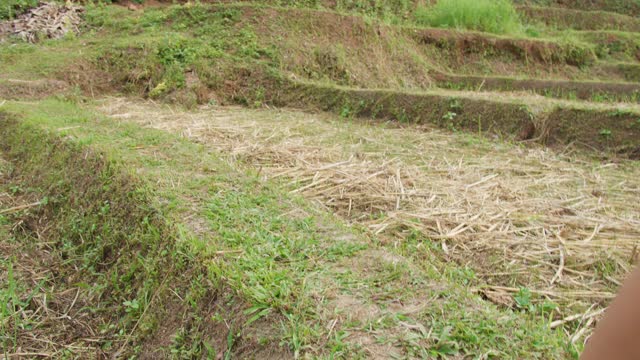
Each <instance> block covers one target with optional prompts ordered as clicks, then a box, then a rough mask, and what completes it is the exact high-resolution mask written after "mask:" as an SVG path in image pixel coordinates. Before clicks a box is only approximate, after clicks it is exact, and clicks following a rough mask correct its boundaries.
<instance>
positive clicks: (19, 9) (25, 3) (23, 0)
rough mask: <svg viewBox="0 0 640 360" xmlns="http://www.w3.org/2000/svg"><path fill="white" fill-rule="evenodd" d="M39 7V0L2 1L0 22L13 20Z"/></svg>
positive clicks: (0, 4)
mask: <svg viewBox="0 0 640 360" xmlns="http://www.w3.org/2000/svg"><path fill="white" fill-rule="evenodd" d="M37 5H38V0H2V1H0V20H4V19H13V18H14V17H16V16H18V15H20V14H22V13H23V12H25V11H26V10H27V9H29V8H31V7H34V6H37Z"/></svg>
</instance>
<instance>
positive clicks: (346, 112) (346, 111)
mask: <svg viewBox="0 0 640 360" xmlns="http://www.w3.org/2000/svg"><path fill="white" fill-rule="evenodd" d="M352 114H353V112H352V110H351V104H349V103H345V104H344V105H342V107H341V108H340V117H343V118H350V117H351V115H352Z"/></svg>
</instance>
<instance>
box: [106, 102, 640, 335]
mask: <svg viewBox="0 0 640 360" xmlns="http://www.w3.org/2000/svg"><path fill="white" fill-rule="evenodd" d="M101 110H102V111H104V112H105V113H107V114H109V115H111V116H113V117H114V118H117V119H121V120H123V121H133V122H136V123H138V124H141V125H143V126H147V127H152V128H156V129H162V130H166V131H172V132H177V133H181V134H182V135H184V136H185V137H187V138H189V139H193V140H195V141H198V142H201V143H203V144H205V145H206V146H209V147H212V148H215V149H217V150H219V151H220V152H222V153H224V154H227V155H228V157H229V160H230V161H231V162H234V163H236V161H239V163H240V164H245V165H247V166H250V167H254V168H257V169H259V170H258V171H259V172H260V174H262V175H263V176H264V177H267V178H272V179H282V180H283V181H286V182H288V183H289V185H290V186H291V188H292V189H293V190H292V192H294V193H300V194H302V195H303V196H305V197H307V198H309V199H313V200H315V201H316V202H318V203H319V204H321V205H323V206H325V207H326V208H328V209H330V210H331V211H333V212H335V213H336V214H338V215H339V216H341V217H343V218H345V219H347V220H348V221H350V222H353V223H358V224H361V225H364V226H366V227H368V228H369V229H370V230H371V232H372V233H374V234H378V236H380V237H381V238H382V239H385V240H386V241H389V242H397V241H402V239H403V238H404V237H405V236H406V234H407V233H408V232H410V231H412V230H417V231H419V232H421V233H423V234H425V235H426V236H427V237H429V238H431V239H433V240H436V241H438V242H439V243H440V246H441V247H442V249H443V256H445V257H446V258H447V259H453V260H456V261H458V262H459V263H460V264H463V265H467V264H468V265H470V266H471V267H472V268H473V269H475V271H476V273H477V275H478V276H479V278H480V281H479V282H478V284H477V286H478V291H482V292H483V293H485V295H486V297H487V298H488V299H489V300H491V301H494V302H496V303H499V304H502V305H507V306H509V305H511V301H512V300H510V299H511V297H510V296H507V295H508V294H511V293H514V292H517V291H519V288H520V287H527V288H529V289H531V292H532V293H533V294H534V295H538V296H539V298H540V299H551V300H553V301H555V302H557V303H559V304H561V305H562V306H561V309H560V311H561V312H560V314H559V316H561V317H563V316H569V315H573V312H575V311H579V312H584V311H587V313H588V314H587V315H589V314H592V311H593V310H594V309H595V310H597V309H598V308H599V307H601V306H604V305H605V304H606V302H607V300H608V299H610V298H611V297H613V296H614V293H615V289H616V288H617V286H618V284H619V283H620V281H621V280H622V278H623V277H624V276H625V274H626V273H627V272H628V271H629V270H630V268H631V266H632V264H633V263H634V262H635V258H636V249H637V245H638V242H639V240H640V204H639V203H638V202H637V199H638V195H639V194H640V183H639V180H638V179H639V178H640V166H639V165H638V163H637V162H631V161H621V162H615V163H614V162H611V163H600V162H595V161H593V160H590V159H588V158H585V157H581V156H577V155H571V154H570V150H569V151H568V152H567V153H565V154H559V153H557V152H554V151H551V150H548V149H544V148H540V147H521V146H518V145H511V144H504V143H497V142H491V141H488V140H486V139H481V138H478V137H475V136H472V135H468V134H458V133H450V132H445V131H440V130H435V129H432V128H427V127H420V128H418V127H416V126H409V127H406V128H400V127H391V126H385V125H381V124H376V126H370V125H369V124H365V123H362V122H351V121H347V120H344V119H336V118H335V117H331V116H328V115H311V114H307V113H301V112H296V111H287V110H283V111H271V110H247V109H239V108H215V107H213V108H212V107H208V108H202V109H200V110H198V111H195V112H185V111H181V110H177V109H174V108H169V107H167V106H166V105H158V104H154V103H143V102H131V101H129V100H124V99H109V100H106V101H105V102H104V103H103V104H102V106H101ZM236 164H237V163H236ZM241 166H242V165H241ZM596 315H599V313H598V314H596ZM593 316H595V315H593ZM593 316H591V317H590V318H591V319H592V318H593ZM580 319H582V320H585V319H583V318H580ZM585 322H586V320H585ZM591 322H592V321H590V322H589V325H590V324H591ZM580 335H581V334H580Z"/></svg>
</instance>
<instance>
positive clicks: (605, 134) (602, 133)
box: [598, 129, 613, 139]
mask: <svg viewBox="0 0 640 360" xmlns="http://www.w3.org/2000/svg"><path fill="white" fill-rule="evenodd" d="M598 135H600V136H602V137H603V138H606V139H608V138H610V137H611V136H612V135H613V133H612V132H611V130H610V129H602V130H600V132H599V133H598Z"/></svg>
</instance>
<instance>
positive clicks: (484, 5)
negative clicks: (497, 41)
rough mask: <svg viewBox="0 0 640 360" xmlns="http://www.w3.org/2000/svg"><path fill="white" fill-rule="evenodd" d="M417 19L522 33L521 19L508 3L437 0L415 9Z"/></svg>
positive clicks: (503, 0)
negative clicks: (431, 4) (428, 5)
mask: <svg viewBox="0 0 640 360" xmlns="http://www.w3.org/2000/svg"><path fill="white" fill-rule="evenodd" d="M415 19H416V22H417V23H419V24H421V25H427V26H435V27H446V28H462V29H469V30H479V31H485V32H491V33H496V34H509V33H510V34H513V33H518V32H521V31H522V24H521V22H520V18H519V17H518V14H517V12H516V10H515V8H514V6H513V4H512V3H511V1H509V0H438V2H437V3H436V4H435V5H433V6H431V7H428V8H425V7H419V8H418V9H416V12H415Z"/></svg>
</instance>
